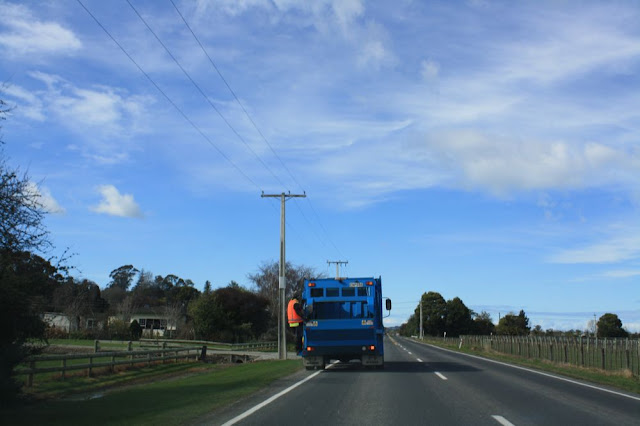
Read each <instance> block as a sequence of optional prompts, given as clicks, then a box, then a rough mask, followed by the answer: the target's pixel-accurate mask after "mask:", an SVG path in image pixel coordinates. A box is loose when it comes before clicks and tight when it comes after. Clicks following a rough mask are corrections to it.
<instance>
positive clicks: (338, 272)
mask: <svg viewBox="0 0 640 426" xmlns="http://www.w3.org/2000/svg"><path fill="white" fill-rule="evenodd" d="M332 263H335V264H336V280H339V279H340V265H341V264H342V265H346V264H347V263H349V261H348V260H327V264H328V265H331V264H332Z"/></svg>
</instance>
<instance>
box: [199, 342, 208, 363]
mask: <svg viewBox="0 0 640 426" xmlns="http://www.w3.org/2000/svg"><path fill="white" fill-rule="evenodd" d="M196 359H197V358H196ZM206 360H207V346H206V345H204V346H202V350H201V352H200V361H202V362H204V361H206Z"/></svg>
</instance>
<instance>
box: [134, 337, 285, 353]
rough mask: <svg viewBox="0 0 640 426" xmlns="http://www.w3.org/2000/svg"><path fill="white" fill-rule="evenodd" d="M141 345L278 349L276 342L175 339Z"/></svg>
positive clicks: (159, 340) (147, 340) (142, 340)
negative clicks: (194, 345)
mask: <svg viewBox="0 0 640 426" xmlns="http://www.w3.org/2000/svg"><path fill="white" fill-rule="evenodd" d="M140 344H141V345H157V346H161V345H163V344H167V345H184V344H187V345H193V344H198V345H206V346H207V347H208V348H209V349H218V350H227V351H246V350H252V349H254V350H258V349H263V350H275V349H277V348H278V342H247V343H223V342H210V341H206V340H176V339H140Z"/></svg>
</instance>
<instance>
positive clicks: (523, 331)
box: [496, 310, 531, 336]
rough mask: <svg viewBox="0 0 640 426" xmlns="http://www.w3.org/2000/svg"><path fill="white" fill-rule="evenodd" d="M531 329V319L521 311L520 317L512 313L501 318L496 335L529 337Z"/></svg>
mask: <svg viewBox="0 0 640 426" xmlns="http://www.w3.org/2000/svg"><path fill="white" fill-rule="evenodd" d="M530 329H531V327H529V318H527V316H526V315H525V313H524V311H523V310H520V313H519V314H518V315H515V314H514V313H513V312H510V313H508V314H507V315H505V316H504V317H502V318H500V321H499V322H498V326H497V327H496V333H498V334H504V335H509V336H527V335H528V334H529V330H530Z"/></svg>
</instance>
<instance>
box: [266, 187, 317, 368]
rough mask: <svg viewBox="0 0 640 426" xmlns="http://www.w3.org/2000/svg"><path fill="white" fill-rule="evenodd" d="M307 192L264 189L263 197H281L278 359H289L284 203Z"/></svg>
mask: <svg viewBox="0 0 640 426" xmlns="http://www.w3.org/2000/svg"><path fill="white" fill-rule="evenodd" d="M306 196H307V194H306V192H305V193H303V194H302V195H295V194H292V193H291V192H289V193H288V194H285V193H284V192H283V193H282V194H269V195H268V194H265V193H264V191H262V198H265V197H280V203H281V204H280V268H279V273H278V290H279V293H280V297H279V303H280V315H278V359H287V334H286V332H287V330H286V328H285V324H286V323H287V318H286V316H287V306H286V300H285V290H286V288H287V278H286V274H285V272H286V267H285V259H286V258H285V244H284V241H285V239H284V234H285V232H284V230H285V220H284V217H285V214H284V210H285V208H284V203H285V202H286V201H287V199H289V198H295V197H299V198H304V197H306Z"/></svg>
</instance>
